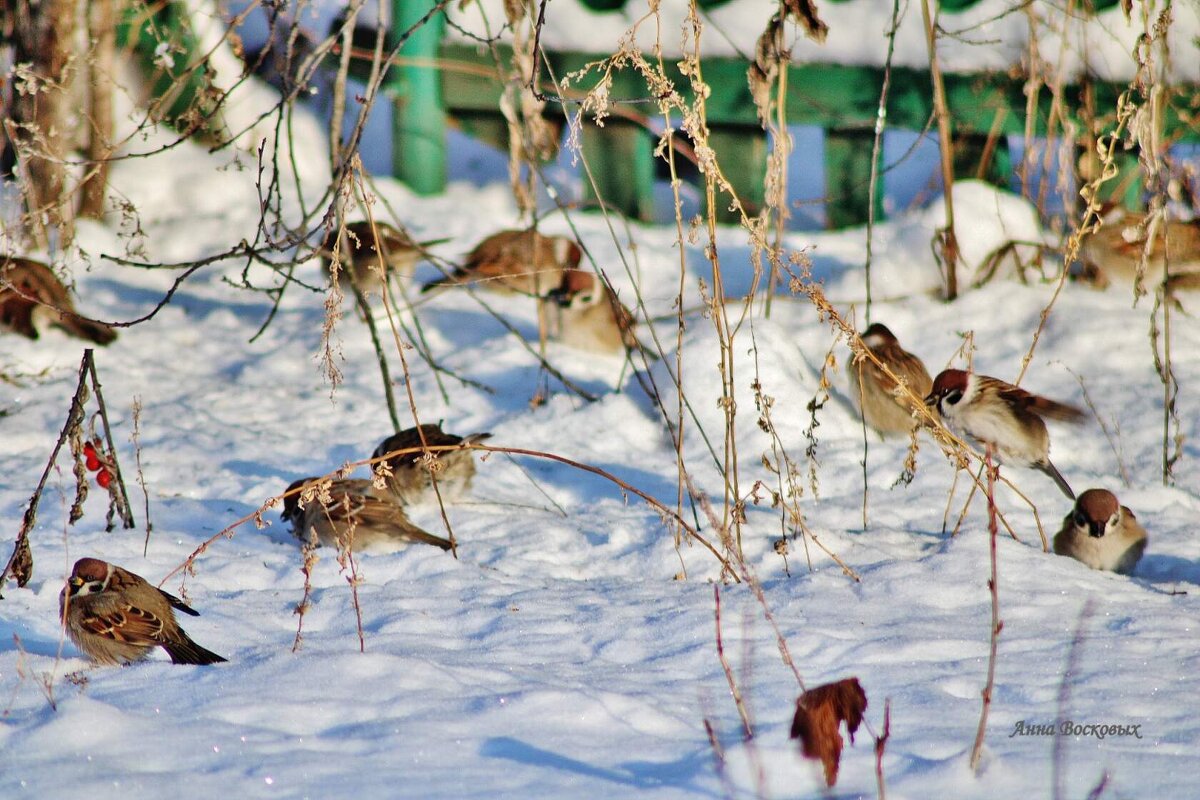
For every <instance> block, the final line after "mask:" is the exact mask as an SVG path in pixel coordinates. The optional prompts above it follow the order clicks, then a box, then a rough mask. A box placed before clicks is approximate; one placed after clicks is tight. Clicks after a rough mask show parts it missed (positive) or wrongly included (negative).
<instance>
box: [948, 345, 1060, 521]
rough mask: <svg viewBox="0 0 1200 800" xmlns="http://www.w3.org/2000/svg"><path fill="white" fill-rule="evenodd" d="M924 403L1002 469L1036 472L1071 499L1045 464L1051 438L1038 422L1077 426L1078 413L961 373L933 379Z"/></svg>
mask: <svg viewBox="0 0 1200 800" xmlns="http://www.w3.org/2000/svg"><path fill="white" fill-rule="evenodd" d="M925 403H926V405H930V406H933V405H936V406H937V410H938V412H939V413H941V415H942V419H944V420H946V422H947V424H949V425H950V426H951V427H952V428H955V429H957V430H958V431H961V432H962V433H965V434H966V435H968V436H970V437H971V438H972V439H975V440H976V441H978V442H979V443H981V444H983V445H984V446H985V447H987V448H989V449H990V450H991V451H992V452H993V453H994V454H995V455H996V456H997V457H998V459H999V461H1000V462H1001V463H1004V464H1012V465H1014V466H1019V467H1033V468H1034V469H1037V470H1040V471H1042V472H1044V473H1046V474H1047V475H1049V476H1050V477H1051V478H1053V479H1054V482H1055V483H1056V484H1058V488H1059V489H1061V490H1062V492H1063V494H1065V495H1066V496H1067V497H1069V498H1071V499H1072V500H1074V499H1075V493H1074V492H1073V491H1071V487H1070V486H1068V485H1067V482H1066V481H1065V480H1063V476H1062V475H1061V474H1059V471H1058V470H1057V469H1055V468H1054V465H1053V464H1052V463H1050V434H1049V433H1048V432H1047V431H1046V423H1045V422H1044V421H1043V419H1042V418H1043V417H1045V418H1046V419H1053V420H1059V421H1061V422H1079V421H1080V420H1082V419H1083V412H1082V411H1080V410H1079V409H1077V408H1075V407H1073V406H1069V405H1066V404H1064V403H1058V402H1055V401H1054V400H1048V399H1046V398H1045V397H1039V396H1037V395H1035V394H1030V393H1029V392H1027V391H1025V390H1024V389H1020V388H1018V387H1016V386H1013V385H1012V384H1011V383H1005V382H1004V381H1002V380H997V379H996V378H989V377H988V376H986V375H975V374H973V373H968V372H963V371H962V370H961V369H948V370H944V371H942V372H941V373H940V374H939V375H938V376H937V377H936V378H934V380H933V389H932V390H931V391H930V392H929V395H928V396H927V397H926V398H925Z"/></svg>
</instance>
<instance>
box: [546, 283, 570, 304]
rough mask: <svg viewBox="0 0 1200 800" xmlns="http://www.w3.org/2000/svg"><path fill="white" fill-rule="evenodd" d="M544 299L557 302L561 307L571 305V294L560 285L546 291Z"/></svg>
mask: <svg viewBox="0 0 1200 800" xmlns="http://www.w3.org/2000/svg"><path fill="white" fill-rule="evenodd" d="M546 299H547V300H549V301H551V302H553V303H557V304H558V305H559V306H560V307H561V308H566V307H567V306H569V305H571V295H570V293H568V292H567V291H565V290H564V289H562V288H561V287H559V288H557V289H551V290H550V291H548V292H546Z"/></svg>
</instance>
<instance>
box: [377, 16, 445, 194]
mask: <svg viewBox="0 0 1200 800" xmlns="http://www.w3.org/2000/svg"><path fill="white" fill-rule="evenodd" d="M433 5H434V0H392V20H393V22H392V30H393V31H394V32H395V35H396V41H399V39H400V37H402V36H403V35H404V34H405V33H406V32H407V31H408V29H409V28H411V27H412V26H413V25H415V24H417V23H418V22H420V21H421V19H423V18H424V17H425V15H426V14H428V13H429V9H430V8H432V7H433ZM445 29H446V17H445V15H444V14H443V13H442V12H440V11H439V12H438V13H436V14H434V15H433V16H432V17H430V18H429V20H428V21H427V22H426V23H425V24H424V25H422V26H421V27H419V28H417V29H416V30H415V31H413V32H412V34H411V35H410V36H409V37H408V40H407V41H405V42H404V44H403V45H402V46H401V47H400V52H399V56H400V57H401V58H403V59H417V60H419V61H420V62H422V63H417V64H400V65H396V66H393V67H392V68H391V69H390V70H389V71H388V77H387V84H386V87H387V90H388V94H389V95H390V96H391V98H392V172H393V174H394V175H395V176H396V177H397V178H399V179H400V180H402V181H404V182H405V183H407V184H408V185H409V188H411V189H412V190H413V191H414V192H416V193H417V194H437V193H438V192H441V191H442V190H444V189H445V188H446V109H445V107H444V106H443V105H442V83H441V75H440V72H439V70H437V69H435V68H434V66H433V63H434V59H436V58H437V57H438V49H439V46H440V45H441V41H442V33H443V32H444V31H445Z"/></svg>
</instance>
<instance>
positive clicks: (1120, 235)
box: [1079, 208, 1200, 291]
mask: <svg viewBox="0 0 1200 800" xmlns="http://www.w3.org/2000/svg"><path fill="white" fill-rule="evenodd" d="M1102 223H1103V224H1102V226H1101V227H1100V229H1099V230H1097V231H1094V232H1092V233H1089V234H1088V235H1087V236H1085V237H1084V238H1083V241H1082V242H1081V243H1080V247H1079V255H1080V259H1081V260H1082V261H1083V265H1084V278H1085V280H1088V281H1089V282H1091V283H1093V284H1094V285H1095V286H1096V287H1097V288H1101V289H1103V288H1106V287H1107V286H1109V285H1110V284H1113V283H1117V284H1121V285H1122V286H1133V284H1134V280H1135V279H1136V277H1137V270H1138V266H1139V265H1140V264H1141V262H1142V254H1143V253H1144V252H1145V250H1146V238H1147V237H1148V236H1149V235H1150V231H1149V230H1148V225H1147V216H1146V215H1145V214H1141V213H1127V212H1125V211H1123V210H1122V209H1120V208H1116V209H1114V210H1113V211H1111V212H1109V213H1108V214H1106V215H1105V216H1104V217H1103V218H1102ZM1164 228H1165V236H1164ZM1164 256H1165V258H1164ZM1168 264H1169V266H1170V270H1171V276H1170V278H1169V279H1168V281H1167V285H1168V288H1173V289H1197V288H1200V221H1191V222H1181V221H1178V220H1164V221H1163V223H1162V224H1161V226H1160V227H1159V229H1158V231H1157V232H1156V233H1155V235H1154V241H1153V242H1151V244H1150V254H1149V256H1148V258H1147V259H1146V269H1145V272H1144V273H1143V274H1142V284H1143V285H1144V286H1145V287H1146V288H1147V289H1148V290H1150V291H1153V290H1154V287H1155V286H1157V285H1158V284H1160V283H1161V282H1162V279H1163V273H1164V271H1165V270H1166V268H1167V266H1168Z"/></svg>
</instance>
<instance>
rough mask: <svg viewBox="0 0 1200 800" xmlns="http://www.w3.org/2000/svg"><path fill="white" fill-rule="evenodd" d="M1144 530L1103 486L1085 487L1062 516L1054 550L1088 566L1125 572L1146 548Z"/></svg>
mask: <svg viewBox="0 0 1200 800" xmlns="http://www.w3.org/2000/svg"><path fill="white" fill-rule="evenodd" d="M1147 540H1148V537H1147V535H1146V530H1145V528H1143V527H1142V526H1141V525H1139V524H1138V521H1137V519H1136V518H1135V517H1134V516H1133V512H1132V511H1130V510H1129V509H1128V508H1126V507H1125V506H1123V505H1121V504H1120V503H1118V502H1117V498H1116V496H1115V495H1114V494H1113V493H1112V492H1110V491H1108V490H1107V489H1088V490H1087V491H1086V492H1084V493H1083V494H1081V495H1079V499H1078V500H1076V501H1075V508H1074V510H1073V511H1072V512H1071V513H1070V514H1067V516H1066V517H1065V518H1064V519H1063V525H1062V530H1060V531H1059V532H1058V535H1057V536H1055V537H1054V552H1056V553H1058V554H1059V555H1060V556H1070V557H1071V558H1073V559H1075V560H1076V561H1082V562H1083V563H1084V564H1087V565H1088V566H1089V567H1091V568H1092V569H1102V570H1109V571H1110V572H1119V573H1121V574H1122V575H1129V574H1131V573H1132V572H1133V568H1134V567H1135V566H1137V563H1138V561H1139V560H1140V559H1141V557H1142V553H1144V552H1145V551H1146V542H1147Z"/></svg>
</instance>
